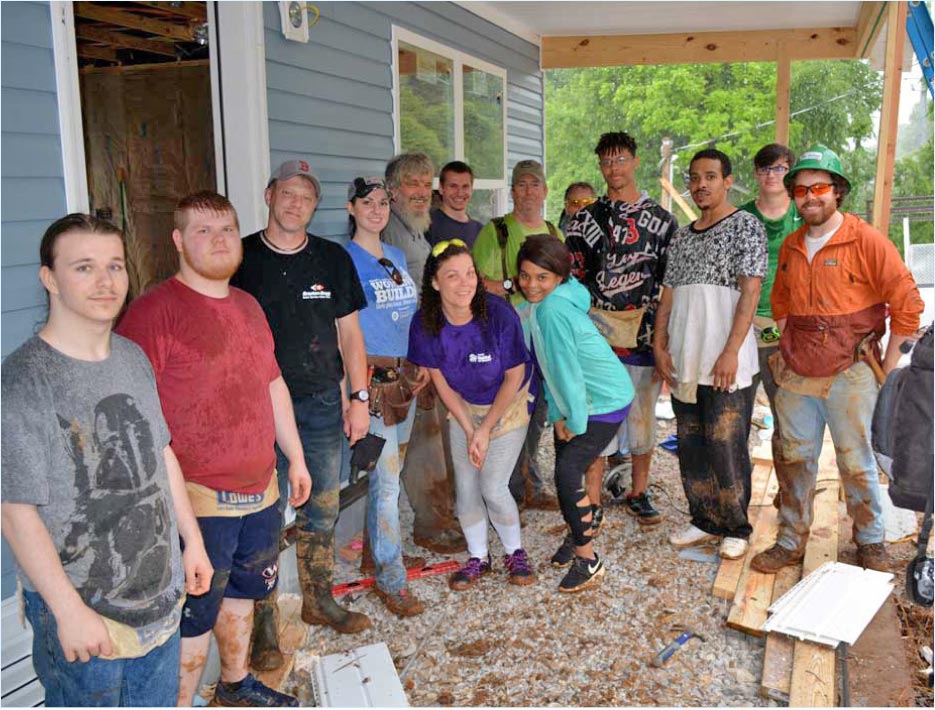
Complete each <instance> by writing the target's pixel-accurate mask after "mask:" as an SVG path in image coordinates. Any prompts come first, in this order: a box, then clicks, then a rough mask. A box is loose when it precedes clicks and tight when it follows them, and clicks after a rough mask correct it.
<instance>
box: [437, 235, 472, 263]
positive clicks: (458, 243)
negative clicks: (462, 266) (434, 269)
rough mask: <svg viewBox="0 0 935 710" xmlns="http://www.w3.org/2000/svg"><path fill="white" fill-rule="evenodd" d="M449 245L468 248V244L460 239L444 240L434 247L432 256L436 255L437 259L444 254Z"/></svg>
mask: <svg viewBox="0 0 935 710" xmlns="http://www.w3.org/2000/svg"><path fill="white" fill-rule="evenodd" d="M448 247H464V248H465V249H467V244H465V243H464V242H462V241H461V240H460V239H449V240H447V241H444V242H439V243H438V244H436V245H435V246H434V247H432V256H434V257H435V258H436V259H437V258H438V257H440V256H441V255H442V254H444V252H445V250H446V249H447V248H448Z"/></svg>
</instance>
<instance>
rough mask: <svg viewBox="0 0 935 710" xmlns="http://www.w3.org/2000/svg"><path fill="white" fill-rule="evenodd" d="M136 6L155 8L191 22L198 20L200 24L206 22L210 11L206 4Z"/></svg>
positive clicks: (157, 3)
mask: <svg viewBox="0 0 935 710" xmlns="http://www.w3.org/2000/svg"><path fill="white" fill-rule="evenodd" d="M136 4H137V5H143V6H145V7H153V8H156V9H157V10H162V11H163V12H167V13H170V14H172V15H177V16H179V17H186V18H188V19H189V20H197V21H198V22H205V21H206V20H207V19H208V11H207V8H206V6H205V4H204V3H197V2H177V3H171V2H137V3H136Z"/></svg>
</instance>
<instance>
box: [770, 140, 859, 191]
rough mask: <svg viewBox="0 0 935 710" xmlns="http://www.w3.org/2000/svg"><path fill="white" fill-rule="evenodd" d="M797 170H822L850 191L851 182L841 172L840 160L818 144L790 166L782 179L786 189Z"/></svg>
mask: <svg viewBox="0 0 935 710" xmlns="http://www.w3.org/2000/svg"><path fill="white" fill-rule="evenodd" d="M799 170H824V171H825V172H827V173H831V174H832V175H837V176H838V177H839V178H841V179H842V180H843V181H844V182H845V183H846V184H847V189H848V190H850V189H851V181H850V180H848V179H847V176H846V175H845V174H844V173H843V171H842V170H841V160H840V159H839V158H838V156H837V154H836V153H835V152H834V151H833V150H831V149H830V148H827V147H825V146H823V145H821V144H820V143H818V144H816V145H813V146H812V147H811V148H809V149H808V150H806V151H805V152H804V153H802V155H800V156H799V160H798V162H797V163H796V164H795V165H793V166H792V169H791V170H789V172H788V173H786V177H785V178H783V184H785V186H786V187H790V186H791V185H792V181H793V180H794V179H795V174H796V173H797V172H799Z"/></svg>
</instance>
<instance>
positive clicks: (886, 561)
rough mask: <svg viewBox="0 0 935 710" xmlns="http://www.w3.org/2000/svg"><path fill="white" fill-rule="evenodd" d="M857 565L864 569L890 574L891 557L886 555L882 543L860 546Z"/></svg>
mask: <svg viewBox="0 0 935 710" xmlns="http://www.w3.org/2000/svg"><path fill="white" fill-rule="evenodd" d="M857 564H858V565H860V566H861V567H863V568H864V569H875V570H876V571H877V572H889V571H890V556H889V555H888V554H886V547H885V546H884V545H883V543H882V542H874V543H871V544H869V545H858V546H857Z"/></svg>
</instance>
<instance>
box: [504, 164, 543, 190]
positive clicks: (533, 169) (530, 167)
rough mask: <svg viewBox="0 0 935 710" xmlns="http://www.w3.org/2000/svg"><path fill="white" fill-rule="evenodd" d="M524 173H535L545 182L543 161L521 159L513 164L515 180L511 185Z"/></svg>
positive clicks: (534, 174)
mask: <svg viewBox="0 0 935 710" xmlns="http://www.w3.org/2000/svg"><path fill="white" fill-rule="evenodd" d="M523 175H533V176H535V177H537V178H539V179H540V180H541V181H542V182H545V173H544V172H543V170H542V163H537V162H536V161H535V160H521V161H519V162H518V163H517V164H516V165H514V166H513V180H512V181H511V182H510V184H511V185H515V184H516V183H517V182H518V181H519V179H520V178H521V177H523Z"/></svg>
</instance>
